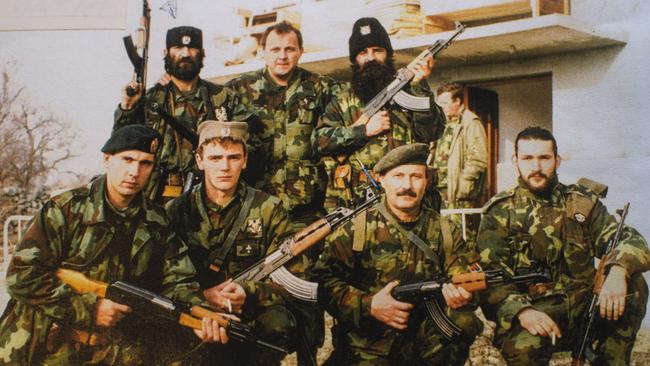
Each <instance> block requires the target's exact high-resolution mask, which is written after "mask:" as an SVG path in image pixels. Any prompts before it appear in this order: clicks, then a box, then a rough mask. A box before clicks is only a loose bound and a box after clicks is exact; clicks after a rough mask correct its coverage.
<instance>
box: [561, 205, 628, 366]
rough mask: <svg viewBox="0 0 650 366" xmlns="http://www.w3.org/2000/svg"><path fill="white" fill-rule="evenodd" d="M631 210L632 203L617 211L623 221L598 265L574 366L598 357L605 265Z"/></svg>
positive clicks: (574, 351) (575, 353) (575, 352)
mask: <svg viewBox="0 0 650 366" xmlns="http://www.w3.org/2000/svg"><path fill="white" fill-rule="evenodd" d="M629 209H630V203H629V202H627V203H626V204H625V206H623V209H622V210H618V211H617V212H618V214H619V216H620V217H621V219H620V220H619V222H618V225H617V226H616V232H615V233H614V236H613V237H612V238H611V239H610V241H609V243H607V247H605V253H604V254H603V256H602V257H601V258H600V262H599V263H598V270H597V271H596V278H595V280H594V290H593V292H594V294H593V295H592V296H591V302H590V303H589V310H588V311H587V313H586V314H585V318H584V323H583V325H584V330H583V332H582V336H581V337H580V343H579V344H577V346H576V348H574V350H573V352H572V355H571V356H572V358H573V359H572V361H571V365H572V366H582V365H584V364H585V360H586V359H588V360H589V361H593V359H594V358H595V357H596V354H595V353H594V350H593V349H592V343H593V341H594V340H593V328H594V321H595V320H596V317H597V316H598V315H597V314H598V295H600V289H601V288H602V287H603V284H604V283H605V279H606V276H605V264H606V263H607V258H608V257H609V255H610V253H611V252H612V250H614V248H616V247H617V246H618V242H619V241H620V239H621V234H622V233H623V228H624V224H625V218H626V217H627V212H628V210H629Z"/></svg>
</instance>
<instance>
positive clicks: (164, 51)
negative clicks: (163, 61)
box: [163, 48, 168, 57]
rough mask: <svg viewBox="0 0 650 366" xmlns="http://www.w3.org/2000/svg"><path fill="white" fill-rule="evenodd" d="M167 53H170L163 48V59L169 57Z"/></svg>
mask: <svg viewBox="0 0 650 366" xmlns="http://www.w3.org/2000/svg"><path fill="white" fill-rule="evenodd" d="M167 53H168V51H167V49H166V48H163V57H167Z"/></svg>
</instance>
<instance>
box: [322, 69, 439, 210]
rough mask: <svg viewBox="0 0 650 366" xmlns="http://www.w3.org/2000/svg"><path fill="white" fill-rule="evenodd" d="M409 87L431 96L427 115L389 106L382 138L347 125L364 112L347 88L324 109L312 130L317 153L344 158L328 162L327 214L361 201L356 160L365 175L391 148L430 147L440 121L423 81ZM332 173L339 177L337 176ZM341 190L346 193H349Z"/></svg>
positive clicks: (360, 174)
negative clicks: (387, 127)
mask: <svg viewBox="0 0 650 366" xmlns="http://www.w3.org/2000/svg"><path fill="white" fill-rule="evenodd" d="M408 88H410V91H409V93H410V94H413V95H415V96H425V97H426V96H428V97H430V99H431V100H430V105H431V110H430V111H428V112H413V111H409V110H406V109H403V108H401V107H399V106H397V105H395V106H393V107H391V108H390V109H389V112H390V113H389V117H390V122H391V129H390V132H389V133H387V134H382V135H379V136H374V137H371V138H368V137H366V132H365V125H361V126H354V127H352V126H351V125H352V124H353V123H354V122H355V121H356V120H357V119H359V117H360V116H361V114H362V113H363V108H364V104H363V102H361V100H360V99H359V97H358V96H357V95H356V94H355V93H354V91H353V90H352V87H351V86H350V85H349V84H348V85H347V88H346V89H345V90H344V91H343V92H341V93H339V94H337V95H335V97H334V99H333V100H332V102H331V103H330V104H329V105H328V106H327V108H326V109H325V113H324V114H323V116H322V117H321V119H320V121H319V123H318V127H317V129H316V131H315V136H316V139H317V145H316V151H317V152H318V153H319V154H320V155H322V156H329V157H333V158H334V159H339V156H345V158H346V159H345V160H344V161H343V162H342V163H341V164H339V162H338V161H335V160H331V159H330V160H329V164H328V165H329V166H328V173H329V181H328V187H327V198H326V208H327V209H328V210H333V209H335V208H336V207H340V206H350V202H352V201H355V200H357V199H361V198H363V197H364V192H365V191H364V189H365V187H364V183H365V182H366V178H365V175H364V174H363V171H362V169H361V167H360V165H359V163H358V162H357V159H359V160H360V161H361V162H362V163H363V164H364V165H365V166H366V168H368V170H369V171H370V170H372V168H373V167H374V165H375V164H376V163H377V161H379V159H381V157H382V156H384V155H386V153H387V152H388V151H390V150H392V149H394V148H395V147H397V146H401V145H406V144H410V143H414V142H424V143H430V142H432V141H435V140H436V139H437V138H438V137H439V136H440V133H441V131H442V128H443V126H444V124H445V117H444V114H443V113H442V110H441V109H440V107H438V105H437V104H436V103H435V101H434V98H433V93H431V90H430V89H429V85H428V84H427V82H426V81H421V82H420V83H417V84H410V86H409V87H407V89H408ZM340 165H341V166H342V167H339V166H340ZM337 168H338V172H339V174H340V175H341V177H336V175H337V174H336V172H337ZM342 173H345V174H342ZM337 178H338V179H337ZM345 186H348V187H351V189H350V190H348V189H346V188H345ZM346 191H347V192H350V193H347V192H346ZM350 194H351V196H350Z"/></svg>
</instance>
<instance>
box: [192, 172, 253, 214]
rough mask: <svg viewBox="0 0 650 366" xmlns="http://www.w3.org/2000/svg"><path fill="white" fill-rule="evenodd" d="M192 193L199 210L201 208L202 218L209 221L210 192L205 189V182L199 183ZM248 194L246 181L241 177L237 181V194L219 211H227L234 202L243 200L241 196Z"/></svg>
mask: <svg viewBox="0 0 650 366" xmlns="http://www.w3.org/2000/svg"><path fill="white" fill-rule="evenodd" d="M192 194H193V195H194V199H195V200H196V202H197V205H196V206H197V210H199V215H201V219H202V220H208V221H209V216H208V209H209V208H208V194H207V192H206V191H205V183H204V182H201V183H200V184H197V185H196V186H195V187H194V188H193V190H192ZM245 194H246V183H245V182H244V180H243V179H241V178H240V179H239V182H238V183H237V189H236V190H235V196H234V197H233V198H232V200H230V202H228V204H227V205H226V206H224V207H221V208H220V209H219V210H218V213H221V212H224V211H226V210H227V209H228V208H229V207H231V206H232V205H233V203H234V202H241V197H244V195H245Z"/></svg>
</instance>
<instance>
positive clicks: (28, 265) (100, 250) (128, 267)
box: [0, 176, 201, 365]
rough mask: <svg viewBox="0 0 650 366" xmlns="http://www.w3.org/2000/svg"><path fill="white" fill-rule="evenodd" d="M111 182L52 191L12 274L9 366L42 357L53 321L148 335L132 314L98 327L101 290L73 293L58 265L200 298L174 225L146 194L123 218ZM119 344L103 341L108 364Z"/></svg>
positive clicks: (1, 350) (128, 337)
mask: <svg viewBox="0 0 650 366" xmlns="http://www.w3.org/2000/svg"><path fill="white" fill-rule="evenodd" d="M105 182H106V178H105V176H102V177H100V178H98V179H96V180H94V181H93V182H91V183H90V184H89V185H88V186H87V187H82V188H77V189H74V190H71V191H67V192H65V193H63V194H61V195H59V196H56V197H54V198H52V200H50V201H48V202H47V203H46V204H45V205H44V207H43V208H42V209H41V211H40V212H39V213H38V214H37V215H36V216H35V217H34V219H33V221H32V223H31V225H30V227H29V228H28V229H27V231H26V233H25V236H24V238H23V239H22V241H21V242H20V243H19V244H18V246H17V247H16V252H15V254H14V257H13V259H12V261H11V264H10V267H9V271H8V273H7V289H8V292H9V294H10V295H11V301H10V303H9V305H8V307H7V309H6V310H5V313H4V315H3V317H2V321H1V322H0V363H2V364H3V365H7V364H15V365H29V364H40V362H42V357H44V356H45V354H46V352H45V343H46V339H47V337H48V333H49V332H50V329H51V326H52V324H53V323H56V324H57V325H58V326H59V327H60V328H62V329H63V330H64V331H65V330H66V329H68V327H71V328H74V329H77V330H85V331H97V332H102V333H106V335H107V336H108V338H109V339H111V340H116V341H115V342H118V341H117V339H121V340H120V341H119V342H120V343H119V344H124V343H125V342H126V343H127V344H128V342H129V341H133V342H134V343H135V342H137V341H138V338H137V337H136V336H135V335H136V334H140V335H142V333H141V332H138V331H139V329H140V326H141V322H139V321H133V320H134V319H131V318H130V316H129V317H127V318H125V319H123V320H122V321H120V322H119V323H118V325H117V326H116V327H109V328H101V329H100V328H96V326H95V324H94V307H95V303H96V301H97V295H95V294H93V293H86V294H81V295H80V294H75V293H74V292H73V291H72V289H71V288H70V287H69V286H68V285H66V284H63V283H62V282H61V281H60V280H58V278H56V277H55V276H54V274H53V271H54V270H56V269H57V268H69V269H74V270H76V271H80V272H82V273H83V274H85V275H86V276H88V277H89V278H91V279H94V280H98V281H102V282H106V283H112V282H114V281H119V280H123V281H126V282H129V283H132V284H135V285H137V286H141V287H144V288H147V289H149V290H151V291H154V292H157V293H160V294H162V295H165V296H168V297H171V298H173V299H177V300H182V301H188V302H191V303H194V304H197V303H199V302H200V301H201V299H200V298H199V297H198V296H197V295H198V284H197V283H195V282H192V281H191V279H192V278H193V277H194V276H195V270H194V266H192V263H191V262H190V260H189V257H188V256H187V254H186V251H187V248H186V247H185V246H184V245H182V243H181V242H180V241H179V240H178V238H177V237H176V236H175V235H174V234H173V233H171V232H170V231H169V229H168V219H167V216H166V215H165V212H164V211H163V210H162V208H160V207H157V206H154V205H153V204H152V203H151V202H150V201H148V200H146V199H144V198H142V199H141V200H139V201H134V204H133V205H132V206H131V208H129V210H133V211H131V212H134V213H135V214H134V215H132V216H129V217H128V218H119V216H118V215H117V214H116V213H114V211H113V209H112V208H110V206H109V204H107V202H106V199H105V190H106V188H105V187H106V183H105ZM136 200H137V198H136ZM130 319H131V320H130ZM118 335H120V336H118ZM134 337H135V338H134ZM119 344H118V343H113V344H110V345H108V346H105V347H101V348H102V352H103V355H104V356H105V359H104V360H105V362H106V363H107V364H110V363H111V362H110V361H106V360H110V359H119V357H118V356H117V354H118V353H120V352H128V349H127V350H124V349H123V350H122V351H121V350H120V346H119ZM127 348H128V345H127ZM50 361H51V362H53V363H54V364H58V363H56V362H54V361H52V360H50ZM140 362H143V361H142V360H141V361H140ZM64 363H65V362H64Z"/></svg>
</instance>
